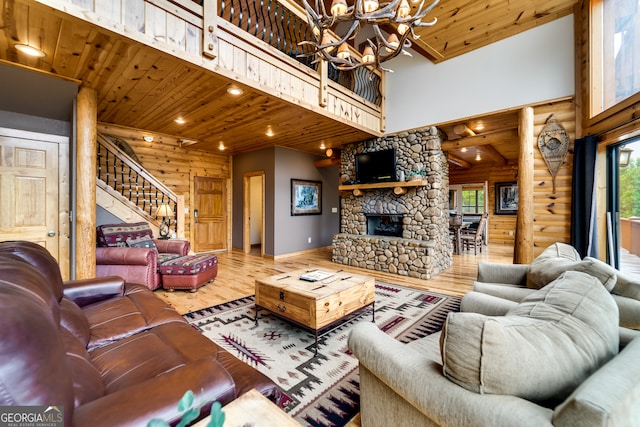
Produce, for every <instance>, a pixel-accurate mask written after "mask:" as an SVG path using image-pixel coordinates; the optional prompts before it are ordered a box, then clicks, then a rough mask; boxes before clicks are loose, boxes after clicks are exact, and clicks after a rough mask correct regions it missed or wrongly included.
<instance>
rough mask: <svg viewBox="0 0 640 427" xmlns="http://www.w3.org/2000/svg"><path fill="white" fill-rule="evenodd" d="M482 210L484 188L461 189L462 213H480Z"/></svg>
mask: <svg viewBox="0 0 640 427" xmlns="http://www.w3.org/2000/svg"><path fill="white" fill-rule="evenodd" d="M483 212H484V190H481V189H480V190H479V189H474V190H470V189H465V190H462V213H463V214H482V213H483Z"/></svg>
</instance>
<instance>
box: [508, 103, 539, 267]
mask: <svg viewBox="0 0 640 427" xmlns="http://www.w3.org/2000/svg"><path fill="white" fill-rule="evenodd" d="M533 121H534V118H533V108H532V107H525V108H523V109H522V110H520V132H519V133H520V153H519V155H518V217H517V220H516V247H515V251H514V260H513V262H514V263H516V264H528V263H530V262H531V261H533V167H534V164H533V147H534V142H535V137H534V135H533Z"/></svg>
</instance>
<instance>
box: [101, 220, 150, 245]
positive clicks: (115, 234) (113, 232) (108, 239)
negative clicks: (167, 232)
mask: <svg viewBox="0 0 640 427" xmlns="http://www.w3.org/2000/svg"><path fill="white" fill-rule="evenodd" d="M96 231H97V239H98V246H102V247H104V246H108V247H114V246H122V247H125V246H127V240H128V239H139V238H147V239H153V232H152V231H151V228H150V227H149V224H147V223H146V222H134V223H131V224H128V223H121V224H103V225H99V226H98V227H97V228H96Z"/></svg>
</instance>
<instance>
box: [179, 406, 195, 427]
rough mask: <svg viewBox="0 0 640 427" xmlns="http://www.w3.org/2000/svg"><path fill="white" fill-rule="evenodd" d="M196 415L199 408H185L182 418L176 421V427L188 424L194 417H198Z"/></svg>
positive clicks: (183, 426)
mask: <svg viewBox="0 0 640 427" xmlns="http://www.w3.org/2000/svg"><path fill="white" fill-rule="evenodd" d="M198 415H200V408H199V407H196V408H190V409H188V410H186V411H185V412H184V413H183V414H182V418H181V419H180V422H179V423H178V425H177V427H185V426H188V425H189V424H191V421H193V420H195V419H196V418H198Z"/></svg>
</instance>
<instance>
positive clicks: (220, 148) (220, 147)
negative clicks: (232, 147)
mask: <svg viewBox="0 0 640 427" xmlns="http://www.w3.org/2000/svg"><path fill="white" fill-rule="evenodd" d="M225 148H227V147H225V146H224V142H222V141H220V144H218V150H220V151H224V149H225Z"/></svg>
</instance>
